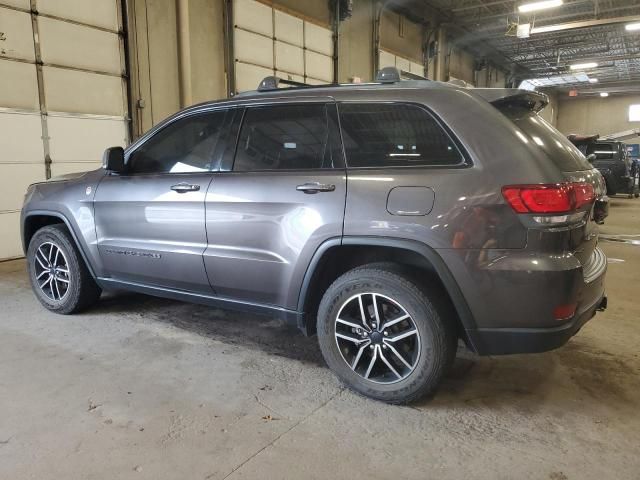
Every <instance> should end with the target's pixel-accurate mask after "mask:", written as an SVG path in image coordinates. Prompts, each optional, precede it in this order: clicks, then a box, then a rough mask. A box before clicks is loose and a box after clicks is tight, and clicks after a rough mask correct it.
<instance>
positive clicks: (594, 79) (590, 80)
mask: <svg viewBox="0 0 640 480" xmlns="http://www.w3.org/2000/svg"><path fill="white" fill-rule="evenodd" d="M589 83H598V79H597V78H590V79H589Z"/></svg>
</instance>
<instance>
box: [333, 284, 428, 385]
mask: <svg viewBox="0 0 640 480" xmlns="http://www.w3.org/2000/svg"><path fill="white" fill-rule="evenodd" d="M335 339H336V343H337V345H338V349H339V350H340V353H341V355H342V358H343V360H344V361H345V362H346V363H347V365H349V368H351V370H353V371H354V372H355V373H357V374H358V375H360V376H361V377H363V378H365V379H366V380H369V381H371V382H375V383H382V384H389V383H395V382H399V381H400V380H404V379H405V378H407V377H408V376H409V375H410V374H411V373H412V372H413V371H414V370H415V368H416V365H417V363H418V360H419V358H420V334H419V332H418V329H417V328H416V324H415V322H414V321H413V319H412V318H411V316H410V315H409V313H408V312H407V310H406V309H405V308H404V307H402V305H400V304H399V303H398V302H396V301H395V300H393V299H392V298H390V297H388V296H386V295H381V294H379V293H359V294H357V295H354V296H353V297H351V298H349V299H348V300H347V301H346V302H344V304H343V305H342V307H341V308H340V310H339V312H338V315H337V317H336V320H335Z"/></svg>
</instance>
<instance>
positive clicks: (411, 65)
mask: <svg viewBox="0 0 640 480" xmlns="http://www.w3.org/2000/svg"><path fill="white" fill-rule="evenodd" d="M379 55H380V56H379V58H380V62H379V63H380V68H383V67H396V68H398V69H400V70H404V71H405V72H409V73H413V74H415V75H420V76H424V66H423V65H422V64H420V63H417V62H415V61H413V60H411V59H409V58H406V57H402V56H400V55H396V54H394V53H392V52H389V51H387V50H383V49H380V53H379Z"/></svg>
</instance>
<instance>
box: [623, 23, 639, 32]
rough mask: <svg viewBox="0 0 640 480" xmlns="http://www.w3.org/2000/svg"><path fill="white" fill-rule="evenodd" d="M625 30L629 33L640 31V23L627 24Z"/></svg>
mask: <svg viewBox="0 0 640 480" xmlns="http://www.w3.org/2000/svg"><path fill="white" fill-rule="evenodd" d="M624 29H625V30H627V31H628V32H635V31H637V30H640V22H635V23H627V24H626V25H625V26H624Z"/></svg>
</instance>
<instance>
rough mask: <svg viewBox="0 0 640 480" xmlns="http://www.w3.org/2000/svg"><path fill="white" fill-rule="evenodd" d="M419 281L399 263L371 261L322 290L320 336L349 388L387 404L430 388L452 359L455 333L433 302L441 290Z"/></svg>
mask: <svg viewBox="0 0 640 480" xmlns="http://www.w3.org/2000/svg"><path fill="white" fill-rule="evenodd" d="M418 285H419V284H418V283H417V282H415V281H413V280H412V278H411V276H410V275H408V274H405V273H404V272H403V271H402V269H401V268H396V266H393V265H388V264H373V265H368V266H363V267H358V268H356V269H353V270H351V271H349V272H347V273H345V274H344V275H342V276H341V277H339V278H338V279H337V280H335V281H334V282H333V284H332V285H331V286H330V287H329V288H328V289H327V291H326V292H325V294H324V297H323V298H322V301H321V303H320V307H319V310H318V341H319V344H320V349H321V350H322V354H323V356H324V359H325V361H326V363H327V365H328V366H329V368H330V369H331V370H332V371H333V372H334V373H335V374H336V375H337V376H338V378H339V379H340V380H341V381H342V382H343V383H344V384H346V385H347V386H348V387H349V388H351V389H353V390H355V391H356V392H358V393H360V394H362V395H365V396H367V397H371V398H374V399H376V400H381V401H383V402H387V403H392V404H403V403H409V402H412V401H415V400H417V399H419V398H421V397H424V396H426V395H429V394H431V393H433V392H434V391H435V389H436V388H437V386H438V384H439V383H440V381H441V379H442V378H443V376H444V375H445V373H446V372H447V370H448V368H449V367H450V365H451V363H452V362H453V360H454V358H455V353H456V348H457V335H456V332H455V327H454V325H453V322H451V321H448V320H451V318H447V317H448V316H449V315H448V312H447V311H446V308H441V307H442V305H441V304H440V302H439V300H438V299H439V298H441V297H442V294H441V293H440V292H438V294H434V293H430V291H429V290H428V289H425V288H420V287H419V286H418ZM374 302H375V303H374Z"/></svg>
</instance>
